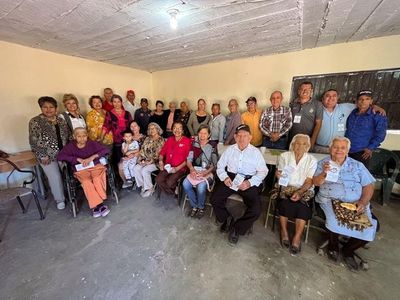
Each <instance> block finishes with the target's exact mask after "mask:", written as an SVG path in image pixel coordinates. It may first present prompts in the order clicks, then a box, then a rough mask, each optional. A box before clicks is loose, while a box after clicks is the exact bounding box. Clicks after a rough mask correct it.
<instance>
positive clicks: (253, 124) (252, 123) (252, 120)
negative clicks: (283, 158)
mask: <svg viewBox="0 0 400 300" xmlns="http://www.w3.org/2000/svg"><path fill="white" fill-rule="evenodd" d="M261 114H262V111H261V110H258V109H256V111H255V112H254V113H250V112H249V111H245V112H244V113H242V123H243V124H246V125H247V126H249V127H250V131H251V135H252V137H253V138H252V139H251V141H250V143H251V144H252V145H253V146H261V145H262V140H263V135H262V132H261V130H260V120H261Z"/></svg>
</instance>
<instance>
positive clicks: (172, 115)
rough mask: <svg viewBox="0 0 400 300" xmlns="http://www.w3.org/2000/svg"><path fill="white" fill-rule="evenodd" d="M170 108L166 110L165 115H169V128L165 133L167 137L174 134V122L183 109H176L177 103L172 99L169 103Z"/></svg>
mask: <svg viewBox="0 0 400 300" xmlns="http://www.w3.org/2000/svg"><path fill="white" fill-rule="evenodd" d="M168 107H169V109H167V110H166V111H165V115H166V116H167V127H166V128H167V130H166V133H165V136H166V137H170V136H172V135H173V133H172V124H174V122H175V121H178V118H179V115H180V112H181V110H180V109H176V103H175V102H173V101H171V102H170V103H169V106H168Z"/></svg>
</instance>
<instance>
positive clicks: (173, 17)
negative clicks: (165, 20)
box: [168, 9, 179, 30]
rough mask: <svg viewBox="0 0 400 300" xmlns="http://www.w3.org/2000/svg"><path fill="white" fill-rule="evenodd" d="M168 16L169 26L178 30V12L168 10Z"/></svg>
mask: <svg viewBox="0 0 400 300" xmlns="http://www.w3.org/2000/svg"><path fill="white" fill-rule="evenodd" d="M168 14H169V25H170V26H171V28H172V29H174V30H175V29H176V28H178V15H179V10H177V9H170V10H169V11H168Z"/></svg>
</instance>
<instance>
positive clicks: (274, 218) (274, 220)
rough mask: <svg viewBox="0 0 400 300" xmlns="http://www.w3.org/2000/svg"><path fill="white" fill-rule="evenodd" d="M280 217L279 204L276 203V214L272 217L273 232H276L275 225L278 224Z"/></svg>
mask: <svg viewBox="0 0 400 300" xmlns="http://www.w3.org/2000/svg"><path fill="white" fill-rule="evenodd" d="M277 216H278V204H277V203H275V206H274V214H273V217H272V232H275V223H276V217H277Z"/></svg>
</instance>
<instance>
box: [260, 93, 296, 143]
mask: <svg viewBox="0 0 400 300" xmlns="http://www.w3.org/2000/svg"><path fill="white" fill-rule="evenodd" d="M269 100H270V101H271V106H270V107H268V108H267V109H266V110H265V111H264V112H263V114H262V116H261V122H260V129H261V132H262V133H263V134H264V135H265V136H264V142H263V145H264V146H265V147H267V148H273V149H286V146H287V135H288V133H289V129H290V128H291V127H292V113H291V111H290V108H289V107H286V106H282V105H281V104H282V100H283V96H282V92H281V91H275V92H273V93H272V94H271V97H270V98H269Z"/></svg>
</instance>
